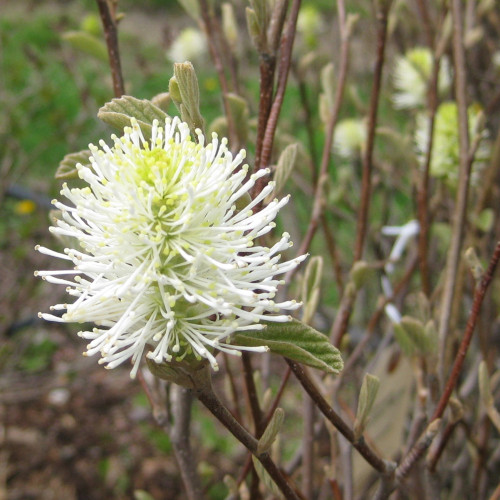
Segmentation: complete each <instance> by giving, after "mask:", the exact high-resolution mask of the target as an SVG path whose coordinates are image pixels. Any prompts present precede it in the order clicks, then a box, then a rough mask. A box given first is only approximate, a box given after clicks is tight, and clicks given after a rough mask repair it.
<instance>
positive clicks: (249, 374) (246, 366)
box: [241, 352, 265, 437]
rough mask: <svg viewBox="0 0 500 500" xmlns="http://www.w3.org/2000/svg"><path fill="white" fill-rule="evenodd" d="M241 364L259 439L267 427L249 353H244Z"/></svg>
mask: <svg viewBox="0 0 500 500" xmlns="http://www.w3.org/2000/svg"><path fill="white" fill-rule="evenodd" d="M241 362H242V365H243V380H244V381H245V387H246V392H247V396H248V403H249V406H250V412H251V414H252V419H253V423H254V427H255V433H256V435H257V436H258V437H260V436H261V435H262V432H264V429H265V427H263V423H264V422H263V415H262V410H261V408H260V404H259V399H258V396H257V388H256V387H255V381H254V379H253V369H252V361H251V358H250V354H249V353H248V352H242V355H241Z"/></svg>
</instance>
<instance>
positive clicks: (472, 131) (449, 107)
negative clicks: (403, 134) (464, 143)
mask: <svg viewBox="0 0 500 500" xmlns="http://www.w3.org/2000/svg"><path fill="white" fill-rule="evenodd" d="M480 115H481V107H480V106H478V105H471V106H469V108H468V121H469V137H470V138H471V140H473V139H474V138H475V136H476V135H478V134H479V136H480V139H481V142H480V144H479V147H478V149H477V151H476V154H475V155H474V163H473V169H472V176H471V182H472V183H473V184H475V183H477V181H478V175H479V173H480V171H481V170H482V168H483V167H484V166H485V164H486V162H487V161H488V159H489V157H490V154H491V145H490V143H489V141H488V140H486V139H487V137H488V134H487V131H481V130H479V126H480V123H479V120H480ZM428 147H429V117H428V115H427V114H426V113H420V114H418V115H417V122H416V129H415V149H416V153H417V158H418V160H419V163H420V165H421V166H423V165H424V163H425V156H426V154H427V149H428ZM459 164H460V151H459V137H458V108H457V104H456V103H455V102H452V101H447V102H443V103H442V104H440V105H439V107H438V109H437V111H436V116H435V119H434V131H433V142H432V154H431V163H430V170H429V172H430V175H431V176H433V177H436V178H441V179H443V180H445V181H446V182H447V184H448V185H449V186H450V187H456V185H457V183H458V172H459V167H458V166H459Z"/></svg>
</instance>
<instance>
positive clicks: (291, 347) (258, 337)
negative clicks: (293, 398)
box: [233, 319, 344, 373]
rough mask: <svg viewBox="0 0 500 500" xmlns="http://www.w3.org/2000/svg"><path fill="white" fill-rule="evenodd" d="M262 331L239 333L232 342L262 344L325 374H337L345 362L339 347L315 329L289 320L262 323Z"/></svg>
mask: <svg viewBox="0 0 500 500" xmlns="http://www.w3.org/2000/svg"><path fill="white" fill-rule="evenodd" d="M263 324H265V325H266V328H264V329H263V330H249V331H243V332H238V333H237V334H235V335H234V336H233V343H234V344H235V345H241V346H247V347H255V346H262V345H265V346H267V347H269V350H270V351H271V352H272V353H273V354H279V355H280V356H285V357H286V358H289V359H292V360H293V361H298V362H299V363H302V364H304V365H307V366H311V367H312V368H318V369H319V370H323V371H325V372H327V373H339V372H340V371H341V370H342V368H343V366H344V363H343V361H342V357H341V356H340V352H339V350H338V349H337V348H336V347H334V346H333V345H332V344H331V343H330V341H329V340H328V337H327V336H326V335H324V334H322V333H320V332H318V331H317V330H315V329H314V328H311V327H310V326H308V325H306V324H304V323H301V322H300V321H298V320H296V319H292V320H291V321H289V322H288V323H272V322H269V321H266V322H263Z"/></svg>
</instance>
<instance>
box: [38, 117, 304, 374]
mask: <svg viewBox="0 0 500 500" xmlns="http://www.w3.org/2000/svg"><path fill="white" fill-rule="evenodd" d="M100 146H101V149H98V148H97V147H95V146H91V150H92V157H91V163H92V166H91V167H84V166H82V165H79V166H78V173H79V176H80V177H81V178H82V179H83V180H84V181H85V182H86V183H87V184H88V185H87V186H86V187H83V188H73V189H70V188H69V187H68V186H67V185H64V186H63V189H62V191H61V194H63V195H64V196H65V197H66V198H67V199H68V200H69V202H70V203H68V204H67V205H66V204H64V203H62V202H59V201H54V204H55V205H56V207H57V208H58V209H60V210H61V211H62V218H61V219H60V220H58V221H57V225H56V227H51V231H52V232H53V233H55V234H56V235H63V236H71V237H74V238H76V239H77V240H78V243H79V246H78V245H75V247H74V248H66V249H65V250H64V253H59V252H54V251H52V250H49V249H47V248H44V247H38V248H37V249H38V250H39V251H40V252H42V253H45V254H48V255H53V256H54V257H58V258H60V259H64V260H67V261H70V262H71V263H72V264H73V265H74V267H72V268H71V269H68V270H64V271H38V272H37V273H36V274H37V275H38V276H42V277H43V278H44V279H46V280H47V281H50V282H53V283H59V284H63V285H66V286H67V291H68V293H69V294H70V295H71V296H73V297H76V300H75V302H74V303H72V304H58V305H55V306H53V307H52V308H51V309H52V310H55V311H66V312H64V313H63V314H62V316H61V317H58V316H56V315H52V314H41V317H42V318H44V319H47V320H52V321H62V322H80V323H82V322H94V323H95V324H96V325H97V327H96V328H94V329H93V330H84V331H81V332H80V333H79V335H80V336H82V337H83V338H85V339H89V340H90V341H91V342H90V343H89V345H88V346H87V353H86V354H87V355H93V354H96V353H97V352H100V353H101V356H102V359H101V360H100V362H101V363H105V364H106V365H107V367H108V368H114V367H115V366H117V365H119V364H121V363H122V362H124V361H126V360H128V359H131V360H132V362H133V364H134V367H133V371H132V375H133V376H134V375H135V374H136V372H137V369H138V367H139V362H140V360H141V357H142V354H143V352H144V351H146V352H147V356H148V358H150V359H152V360H154V361H155V362H157V363H163V362H168V361H170V360H171V359H172V358H174V359H176V360H182V359H185V358H186V357H187V359H192V358H195V359H202V358H206V359H208V360H209V362H210V364H211V365H212V367H213V368H214V369H216V368H217V362H216V360H215V356H214V354H215V351H216V350H221V351H225V352H228V353H232V354H239V351H240V350H241V349H250V350H257V351H263V350H266V349H265V348H264V347H257V348H246V347H238V346H232V345H230V340H229V337H230V335H231V334H232V333H234V332H236V331H241V330H246V329H255V328H257V329H258V328H262V326H261V325H259V324H258V323H259V321H260V320H261V319H264V318H265V319H266V320H270V321H278V322H286V321H288V320H289V319H290V318H289V316H287V315H284V314H277V313H279V311H280V310H281V309H288V310H292V309H295V308H297V307H298V306H299V304H297V303H296V302H295V301H287V302H283V303H275V302H274V301H273V298H274V296H275V293H276V290H277V287H278V285H279V284H280V280H278V279H277V278H276V276H277V275H279V274H283V273H285V272H287V271H289V270H290V269H292V268H294V267H295V266H296V265H297V264H298V263H299V262H301V261H302V260H303V259H304V258H305V256H302V257H299V258H296V259H294V260H291V261H285V262H281V263H280V262H279V261H280V258H281V255H280V252H282V251H283V250H286V249H287V248H288V247H290V246H291V242H290V241H289V235H288V234H287V233H285V234H284V235H283V236H282V238H281V239H280V241H279V242H278V243H276V244H275V245H274V246H272V247H271V248H267V247H264V246H260V245H259V244H258V243H257V242H256V240H257V239H258V238H259V237H260V236H262V235H263V234H265V233H267V232H269V231H270V230H271V229H272V228H273V227H274V222H273V219H274V218H275V217H276V215H277V213H278V210H279V209H280V208H281V207H282V206H283V205H285V204H286V203H287V201H288V198H284V199H282V200H281V201H278V200H274V201H272V202H271V203H269V204H268V205H267V206H265V207H264V208H263V209H262V210H260V211H259V212H257V213H253V211H252V209H253V208H254V207H255V206H256V205H257V204H259V203H260V201H262V200H263V199H264V198H265V197H266V196H267V195H268V194H269V193H270V192H271V191H272V190H273V187H274V186H273V183H269V184H268V185H267V186H266V187H265V188H264V189H263V191H262V192H261V193H260V194H259V195H258V196H257V197H256V198H255V199H254V200H250V197H249V196H248V194H247V193H248V192H249V190H250V189H251V188H252V187H253V185H254V184H255V181H256V180H257V179H258V178H260V177H262V176H264V175H267V174H268V173H269V172H268V170H267V169H266V170H260V171H259V172H257V173H255V174H253V175H252V176H250V178H249V179H248V180H245V178H246V174H247V169H248V166H247V165H243V166H241V164H242V161H243V159H244V156H245V153H244V151H242V152H240V153H239V154H238V155H237V156H235V157H234V158H233V156H232V154H231V153H230V152H229V151H228V149H227V147H226V140H225V139H222V140H221V141H219V140H218V139H217V136H216V135H214V136H213V138H212V142H211V143H209V144H207V145H205V138H204V137H203V135H202V134H201V132H199V131H198V137H197V143H196V142H194V141H193V140H192V139H191V137H190V135H189V127H188V125H187V124H185V123H182V122H181V121H180V120H179V119H178V118H175V119H174V120H173V121H172V122H170V121H169V119H167V121H166V124H165V128H162V127H159V126H158V123H157V122H155V123H154V125H153V129H152V137H151V140H150V141H149V142H148V141H146V140H145V139H144V137H143V135H142V133H141V130H140V128H139V126H138V124H137V123H136V122H135V121H133V128H126V129H125V133H124V135H123V137H120V138H118V137H116V136H114V146H113V147H111V148H110V147H108V146H107V145H106V144H105V143H104V142H103V141H101V142H100ZM243 200H244V201H243ZM236 205H238V208H239V210H238V209H237V208H236ZM240 205H242V206H240ZM64 275H70V276H71V275H73V276H74V280H73V281H70V280H68V279H66V278H62V277H60V276H64ZM267 313H274V314H271V315H269V314H267Z"/></svg>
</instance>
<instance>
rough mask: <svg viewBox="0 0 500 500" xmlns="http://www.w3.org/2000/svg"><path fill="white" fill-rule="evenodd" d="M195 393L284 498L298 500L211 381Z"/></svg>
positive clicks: (267, 454) (268, 456)
mask: <svg viewBox="0 0 500 500" xmlns="http://www.w3.org/2000/svg"><path fill="white" fill-rule="evenodd" d="M195 394H196V396H197V397H198V399H199V400H200V401H201V402H202V403H203V404H204V405H205V406H206V408H207V409H208V410H209V411H210V412H211V413H212V414H213V415H214V416H215V417H216V418H217V420H219V422H221V423H222V424H223V425H224V427H226V429H227V430H228V431H229V432H230V433H231V434H232V435H233V436H234V437H236V439H238V441H239V442H240V443H242V444H243V445H244V446H245V447H246V448H247V449H248V450H249V451H250V452H252V454H253V455H254V456H255V457H256V458H257V459H258V460H259V462H260V463H261V464H262V465H263V466H264V468H265V470H266V471H267V473H268V474H269V475H270V476H271V478H272V480H273V481H274V482H275V483H276V485H277V486H278V488H279V489H280V490H281V492H282V493H283V495H284V496H285V498H286V499H290V500H300V495H299V494H297V492H296V491H295V489H294V488H293V487H292V486H291V485H290V484H289V482H288V481H287V479H286V478H285V476H284V475H283V473H282V472H281V471H280V469H279V468H278V467H277V466H276V464H275V463H274V462H273V460H272V459H271V457H270V455H269V453H267V452H264V453H258V452H257V446H258V441H257V439H256V438H255V437H253V436H252V435H251V434H250V433H249V432H248V431H247V430H246V429H245V428H244V427H243V426H242V425H241V424H240V423H239V422H237V421H236V419H235V418H234V417H233V416H232V415H231V413H230V411H229V410H228V409H227V408H226V407H225V406H224V405H223V404H222V403H221V401H220V400H219V398H218V397H217V395H216V394H215V392H214V391H213V388H212V385H211V383H203V384H201V385H199V386H198V387H197V388H196V390H195Z"/></svg>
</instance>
